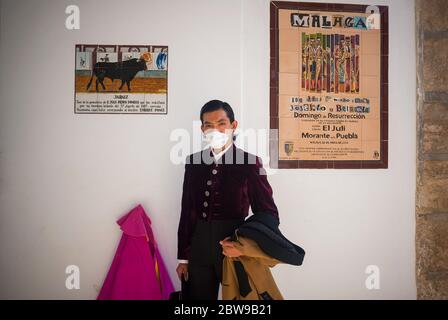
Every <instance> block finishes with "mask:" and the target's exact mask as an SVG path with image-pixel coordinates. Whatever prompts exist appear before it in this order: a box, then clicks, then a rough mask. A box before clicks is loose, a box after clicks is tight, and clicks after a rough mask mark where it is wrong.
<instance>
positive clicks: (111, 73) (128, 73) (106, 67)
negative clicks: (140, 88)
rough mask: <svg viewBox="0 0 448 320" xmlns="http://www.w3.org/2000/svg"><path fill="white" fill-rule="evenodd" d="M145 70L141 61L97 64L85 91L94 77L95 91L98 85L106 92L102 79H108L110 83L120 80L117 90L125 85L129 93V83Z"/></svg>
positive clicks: (143, 61) (144, 65)
mask: <svg viewBox="0 0 448 320" xmlns="http://www.w3.org/2000/svg"><path fill="white" fill-rule="evenodd" d="M142 70H147V66H146V61H145V60H143V59H136V58H134V59H130V60H126V61H120V62H97V63H95V66H94V67H93V71H92V76H91V78H90V81H89V84H88V85H87V91H88V90H89V88H90V85H91V84H92V80H93V76H94V75H95V76H96V91H98V83H100V84H101V85H102V86H103V90H106V87H105V86H104V82H103V81H104V78H109V79H111V80H112V81H114V80H115V79H120V80H121V85H120V88H119V89H118V90H121V89H122V88H123V86H124V84H125V83H126V85H127V86H128V91H131V81H132V79H134V77H135V75H136V74H137V72H139V71H142Z"/></svg>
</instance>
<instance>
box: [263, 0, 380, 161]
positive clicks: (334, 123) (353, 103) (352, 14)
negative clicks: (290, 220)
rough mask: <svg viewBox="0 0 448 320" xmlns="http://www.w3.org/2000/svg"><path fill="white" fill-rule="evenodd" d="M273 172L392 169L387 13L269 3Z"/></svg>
mask: <svg viewBox="0 0 448 320" xmlns="http://www.w3.org/2000/svg"><path fill="white" fill-rule="evenodd" d="M270 19H271V30H270V41H271V69H270V72H271V84H270V95H271V96H270V112H271V114H270V116H271V121H270V123H271V129H277V130H278V131H277V134H273V135H271V144H270V146H271V150H270V156H271V166H272V167H276V168H358V169H361V168H387V142H388V141H387V140H388V137H387V129H388V97H387V95H388V91H387V86H388V76H387V73H388V10H387V7H385V6H378V7H368V6H365V5H348V4H326V3H306V2H277V1H273V2H271V17H270Z"/></svg>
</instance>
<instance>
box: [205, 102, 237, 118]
mask: <svg viewBox="0 0 448 320" xmlns="http://www.w3.org/2000/svg"><path fill="white" fill-rule="evenodd" d="M220 109H222V110H224V111H225V112H226V114H227V117H228V118H229V120H230V123H233V121H235V114H234V113H233V109H232V107H231V106H230V105H229V104H228V103H227V102H224V101H221V100H210V101H209V102H207V103H206V104H204V106H203V107H202V108H201V114H200V118H201V122H204V119H203V115H204V113H207V112H212V111H216V110H220Z"/></svg>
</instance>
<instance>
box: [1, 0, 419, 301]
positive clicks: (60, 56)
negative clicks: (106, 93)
mask: <svg viewBox="0 0 448 320" xmlns="http://www.w3.org/2000/svg"><path fill="white" fill-rule="evenodd" d="M332 2H336V1H332ZM344 2H353V3H368V2H367V1H361V0H359V1H348V0H345V1H344ZM69 4H77V5H79V7H80V10H81V29H80V30H75V31H69V30H67V29H65V18H66V15H65V13H64V11H65V7H66V6H67V5H69ZM376 4H388V5H390V17H391V19H390V22H389V23H390V32H391V33H390V37H389V39H390V58H389V63H390V66H389V68H390V71H389V72H390V73H389V74H390V77H389V78H390V107H389V113H390V116H389V118H390V119H389V121H390V125H389V137H390V142H389V169H387V170H309V169H301V170H280V171H278V172H277V173H276V174H274V175H271V176H269V180H270V182H271V184H272V187H273V189H274V198H275V200H276V202H277V205H278V207H279V210H280V215H281V221H282V223H281V229H282V231H283V232H284V234H285V235H286V236H287V237H288V238H290V239H291V240H292V241H294V242H296V243H298V244H300V245H302V246H303V247H304V248H305V249H306V250H307V256H306V257H305V262H304V265H303V266H302V267H299V268H298V267H291V266H285V265H280V266H277V267H275V268H274V270H273V271H274V275H275V277H276V280H277V283H278V285H279V287H280V289H281V290H282V292H283V294H284V296H285V298H287V299H312V298H325V299H327V298H328V299H334V298H342V299H345V298H354V299H358V298H366V299H378V298H384V299H393V298H400V299H414V298H415V296H416V290H415V276H414V269H415V268H414V261H415V254H414V226H415V224H414V200H415V198H414V192H415V128H416V126H415V48H414V46H415V41H414V9H413V1H407V0H394V1H390V0H389V1H386V0H383V1H378V2H377V3H376ZM0 11H1V17H0V70H2V72H1V88H0V90H1V91H0V96H1V100H0V112H1V114H0V183H1V184H0V187H1V189H0V219H1V220H0V288H1V289H0V298H3V299H4V298H7V299H13V298H18V299H24V298H30V299H49V298H62V299H80V298H83V299H93V298H95V297H96V295H97V289H98V288H99V287H100V286H101V284H102V281H103V279H104V276H105V275H106V272H107V270H108V268H109V264H110V262H111V260H112V257H113V254H114V253H115V249H116V246H117V244H118V240H119V238H120V235H121V233H120V231H119V228H118V226H117V225H116V224H115V220H116V219H117V218H118V217H120V216H121V215H122V214H124V213H126V212H127V211H128V210H130V209H131V208H132V207H134V206H135V205H136V204H137V203H141V204H142V205H143V206H144V207H145V208H146V210H147V213H148V215H149V216H150V218H151V219H152V221H153V227H154V231H155V234H156V237H157V239H158V241H159V243H160V248H161V251H162V254H163V256H164V257H165V262H166V263H167V265H168V268H169V269H170V272H171V275H172V278H173V279H175V272H174V269H175V267H176V263H177V261H176V232H177V224H178V218H179V209H180V197H181V187H182V176H183V166H182V165H174V164H172V163H171V162H170V158H169V152H170V149H171V147H172V146H173V145H174V142H172V141H170V140H169V136H170V133H171V132H172V130H174V129H176V128H185V129H187V130H189V131H190V132H191V131H192V129H193V128H192V126H193V125H192V121H193V120H197V118H198V113H199V109H200V107H201V106H202V104H203V103H204V102H206V101H208V100H209V99H211V98H220V99H224V100H226V101H228V102H229V103H230V104H231V105H232V106H233V107H234V109H235V111H236V115H237V118H239V119H240V120H241V125H242V127H243V128H244V129H247V128H255V129H263V128H268V125H269V122H268V121H269V120H268V117H269V104H268V103H269V99H268V98H269V90H268V89H269V1H266V0H194V1H193V0H192V1H181V0H175V1H174V0H171V1H167V0H150V1H149V0H147V1H143V0H142V1H140V0H138V1H137V0H134V1H128V2H126V3H124V2H123V1H117V0H108V1H105V0H101V1H98V0H97V1H75V0H73V1H56V0H52V1H17V0H15V1H12V0H8V1H6V0H2V1H1V3H0ZM75 43H117V44H121V43H123V44H133V43H141V44H166V45H168V46H169V84H168V87H169V88H168V90H169V105H168V115H166V116H160V115H158V116H149V115H87V114H78V115H75V114H74V113H73V87H74V83H73V81H74V74H73V72H74V65H73V61H74V44H75ZM70 264H75V265H78V266H79V267H80V269H81V289H80V290H67V289H65V277H66V275H65V267H66V266H67V265H70ZM369 264H375V265H378V266H379V267H380V270H381V289H380V290H377V291H369V290H367V289H366V288H365V285H364V281H365V278H366V276H367V275H366V274H365V273H364V269H365V267H366V266H367V265H369ZM176 286H178V284H177V282H176Z"/></svg>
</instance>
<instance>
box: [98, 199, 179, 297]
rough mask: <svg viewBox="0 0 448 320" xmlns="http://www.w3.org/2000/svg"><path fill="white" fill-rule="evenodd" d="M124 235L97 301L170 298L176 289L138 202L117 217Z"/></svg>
mask: <svg viewBox="0 0 448 320" xmlns="http://www.w3.org/2000/svg"><path fill="white" fill-rule="evenodd" d="M117 223H118V224H119V225H120V228H121V230H122V231H123V235H122V236H121V240H120V243H119V245H118V248H117V251H116V253H115V257H114V260H113V261H112V264H111V266H110V269H109V272H108V274H107V276H106V279H105V280H104V283H103V287H102V288H101V291H100V293H99V295H98V297H97V299H98V300H130V299H132V300H168V298H169V295H170V293H171V292H173V291H174V288H173V283H172V282H171V279H170V277H169V274H168V272H167V270H166V268H165V264H164V262H163V259H162V257H161V256H160V252H159V250H158V248H157V243H156V241H155V239H154V235H153V233H152V229H151V220H150V219H149V218H148V216H147V215H146V213H145V210H144V209H143V207H142V206H141V205H140V204H139V205H137V206H136V207H135V208H134V209H132V210H131V211H130V212H129V213H128V214H126V215H124V216H123V217H121V218H120V219H119V220H117Z"/></svg>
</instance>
